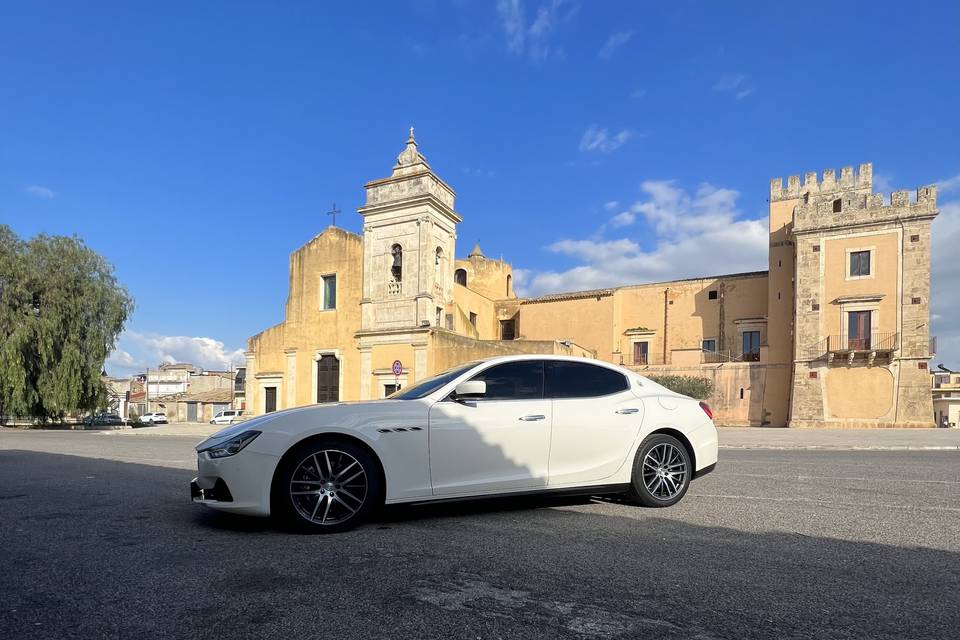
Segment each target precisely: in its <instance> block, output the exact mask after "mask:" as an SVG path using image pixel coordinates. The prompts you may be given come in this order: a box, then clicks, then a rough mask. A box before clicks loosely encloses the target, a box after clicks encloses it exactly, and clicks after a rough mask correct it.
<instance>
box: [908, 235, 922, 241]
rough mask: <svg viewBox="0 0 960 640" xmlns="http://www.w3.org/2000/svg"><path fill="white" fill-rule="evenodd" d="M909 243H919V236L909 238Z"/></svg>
mask: <svg viewBox="0 0 960 640" xmlns="http://www.w3.org/2000/svg"><path fill="white" fill-rule="evenodd" d="M910 242H920V236H919V235H916V234H915V235H912V236H910Z"/></svg>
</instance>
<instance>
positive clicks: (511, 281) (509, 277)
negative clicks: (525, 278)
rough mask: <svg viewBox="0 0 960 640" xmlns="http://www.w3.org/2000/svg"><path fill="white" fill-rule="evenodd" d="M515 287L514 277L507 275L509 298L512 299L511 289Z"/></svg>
mask: <svg viewBox="0 0 960 640" xmlns="http://www.w3.org/2000/svg"><path fill="white" fill-rule="evenodd" d="M512 286H513V276H512V275H510V274H509V273H508V274H507V297H508V298H509V297H510V288H511V287H512Z"/></svg>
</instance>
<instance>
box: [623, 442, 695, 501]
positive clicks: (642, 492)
mask: <svg viewBox="0 0 960 640" xmlns="http://www.w3.org/2000/svg"><path fill="white" fill-rule="evenodd" d="M651 452H653V453H652V457H651V458H649V459H648V456H650V455H651ZM658 460H659V461H661V462H660V463H659V464H658V463H657V461H658ZM645 461H646V462H647V464H646V465H645V464H644V463H645ZM651 462H653V463H654V464H653V466H651V465H650V463H651ZM681 463H682V466H681ZM645 471H646V474H645ZM681 471H682V472H681ZM692 478H693V460H692V459H691V457H690V453H689V452H688V451H687V448H686V447H685V446H683V443H682V442H680V441H679V440H677V439H676V438H674V437H673V436H670V435H667V434H665V433H654V434H652V435H650V436H648V437H647V438H646V439H645V440H644V441H643V442H642V443H640V448H639V449H638V450H637V456H636V458H634V461H633V477H632V478H631V481H630V484H631V487H630V490H629V491H628V492H627V497H628V498H629V499H630V500H631V501H633V502H637V503H639V504H641V505H643V506H645V507H669V506H672V505H675V504H677V503H678V502H680V500H681V499H682V498H683V496H684V495H685V494H686V493H687V489H688V488H689V487H690V480H691V479H692ZM658 479H659V483H658V482H657V480H658ZM680 482H682V484H680V485H679V488H677V483H680ZM648 485H649V486H648ZM651 486H652V489H651Z"/></svg>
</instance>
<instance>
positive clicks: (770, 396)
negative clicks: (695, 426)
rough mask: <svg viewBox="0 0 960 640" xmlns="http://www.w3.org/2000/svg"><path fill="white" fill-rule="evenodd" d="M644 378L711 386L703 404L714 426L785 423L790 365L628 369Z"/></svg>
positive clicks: (752, 425)
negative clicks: (667, 378)
mask: <svg viewBox="0 0 960 640" xmlns="http://www.w3.org/2000/svg"><path fill="white" fill-rule="evenodd" d="M629 368H630V369H632V370H634V371H636V372H637V373H640V374H641V375H645V376H671V375H672V376H691V377H698V378H707V379H708V380H710V381H711V382H712V383H713V395H711V396H710V397H709V398H706V399H705V401H706V403H707V404H709V405H710V409H711V411H713V419H714V422H716V423H717V424H718V425H723V426H730V427H761V426H768V427H783V426H785V425H786V420H787V404H788V402H789V399H788V396H787V393H788V391H789V386H788V385H789V380H790V365H786V364H761V363H756V362H724V363H720V364H697V365H687V366H672V365H649V366H639V367H629Z"/></svg>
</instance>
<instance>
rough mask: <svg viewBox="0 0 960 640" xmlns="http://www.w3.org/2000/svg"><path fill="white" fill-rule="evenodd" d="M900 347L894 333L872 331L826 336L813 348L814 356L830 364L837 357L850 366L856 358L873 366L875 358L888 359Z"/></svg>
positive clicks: (898, 336) (898, 338)
mask: <svg viewBox="0 0 960 640" xmlns="http://www.w3.org/2000/svg"><path fill="white" fill-rule="evenodd" d="M899 347H900V334H899V333H897V332H896V331H874V332H872V333H870V334H865V335H860V336H849V335H846V334H840V335H833V336H827V337H826V338H824V339H823V340H821V341H820V343H819V344H818V345H817V346H816V347H815V349H814V352H813V353H812V354H811V355H814V356H815V357H818V358H826V360H827V362H828V363H832V362H833V361H834V360H835V359H836V358H837V357H840V358H842V359H845V360H846V361H847V363H849V364H852V363H853V361H854V360H855V359H857V358H858V357H861V358H865V359H866V360H867V363H868V364H873V361H874V360H875V359H876V358H877V357H890V356H891V355H892V354H893V352H894V351H896V350H897V349H898V348H899Z"/></svg>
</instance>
